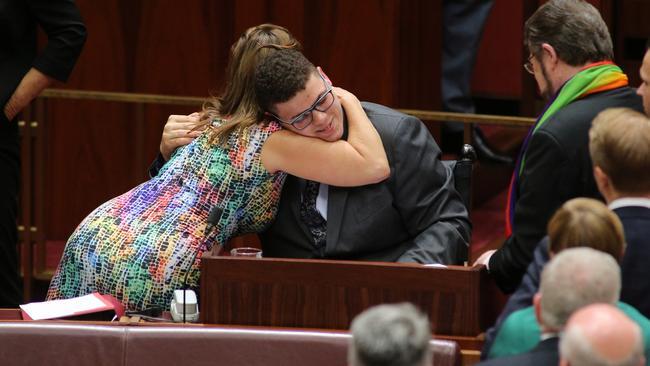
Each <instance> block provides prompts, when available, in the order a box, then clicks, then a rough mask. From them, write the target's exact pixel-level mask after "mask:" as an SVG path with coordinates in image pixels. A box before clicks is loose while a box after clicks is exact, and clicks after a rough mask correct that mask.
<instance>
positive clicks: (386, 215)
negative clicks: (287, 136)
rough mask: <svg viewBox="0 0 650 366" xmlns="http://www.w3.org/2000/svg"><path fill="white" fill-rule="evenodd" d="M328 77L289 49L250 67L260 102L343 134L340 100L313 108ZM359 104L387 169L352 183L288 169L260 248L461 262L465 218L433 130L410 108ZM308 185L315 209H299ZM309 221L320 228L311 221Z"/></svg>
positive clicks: (318, 133) (303, 254)
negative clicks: (314, 179)
mask: <svg viewBox="0 0 650 366" xmlns="http://www.w3.org/2000/svg"><path fill="white" fill-rule="evenodd" d="M330 85H331V82H330V81H329V80H328V79H327V77H326V76H325V75H324V73H322V70H317V69H316V68H315V67H314V66H313V65H312V64H311V63H309V62H308V61H307V60H306V59H304V56H303V55H302V54H301V53H300V52H298V51H295V50H282V51H280V52H275V53H274V54H273V55H271V56H269V57H268V58H266V59H265V60H263V61H262V62H261V64H260V65H258V68H257V72H256V94H257V97H258V103H259V104H260V106H261V107H262V109H264V110H266V111H267V112H268V114H269V115H272V116H274V118H276V119H277V120H279V121H280V122H285V123H284V124H283V126H284V127H285V128H288V129H290V130H292V131H294V132H296V133H299V134H302V135H306V136H311V137H316V138H321V139H324V140H329V141H336V140H339V139H341V138H343V139H344V138H346V135H347V132H346V130H347V127H346V126H347V122H346V117H345V113H344V111H343V109H342V108H341V106H340V103H339V102H338V100H337V101H336V103H335V105H333V106H332V107H330V108H329V109H327V110H325V111H320V110H319V109H318V101H319V97H320V96H322V94H323V93H324V92H326V90H328V86H330ZM363 107H364V110H365V111H366V114H367V115H368V118H369V119H370V121H372V123H373V124H374V126H375V128H376V129H377V131H378V132H379V135H380V136H381V138H382V142H383V144H384V148H385V149H386V154H387V156H388V161H389V163H390V167H391V174H390V177H389V178H388V179H387V180H385V181H383V182H381V183H377V184H372V185H367V186H363V187H353V188H343V187H333V186H330V187H328V186H325V185H320V187H318V188H314V187H313V185H314V183H310V182H306V181H305V180H303V179H300V178H297V177H292V176H289V177H287V180H286V182H285V185H284V189H283V191H282V198H281V200H280V207H279V210H278V215H277V218H276V220H275V222H274V223H273V224H272V225H271V227H269V228H268V230H267V231H266V232H264V233H263V234H262V235H261V238H262V246H263V251H264V254H265V256H267V257H291V258H332V259H353V260H379V261H399V262H418V263H442V264H455V263H461V262H462V261H463V260H464V258H465V257H466V254H467V246H468V242H469V238H470V226H471V225H470V222H469V219H468V215H467V210H466V208H465V207H464V205H463V203H462V201H461V198H460V196H459V194H458V193H457V192H456V191H455V189H454V188H453V187H454V180H453V174H452V172H451V171H450V170H449V169H447V168H446V167H445V166H444V165H443V164H442V162H441V161H440V149H439V148H438V146H437V144H436V143H435V141H434V140H433V138H432V137H431V134H430V133H429V132H428V131H427V129H426V128H425V127H424V125H423V124H422V122H420V121H419V120H418V119H416V118H414V117H411V116H408V115H405V114H402V113H399V112H397V111H395V110H392V109H390V108H387V107H384V106H381V105H377V104H373V103H364V104H363ZM307 115H309V117H310V118H311V120H312V122H311V123H310V125H308V126H306V127H304V126H303V128H302V129H298V128H296V127H295V126H294V125H293V124H291V121H295V119H296V116H298V117H301V116H307ZM287 122H289V123H287ZM314 164H318V162H314ZM310 186H311V191H312V192H316V191H317V197H316V199H315V201H316V202H315V205H312V206H316V207H315V209H316V210H315V211H317V212H316V213H315V214H311V215H310V214H309V213H308V212H307V211H309V209H308V208H305V207H306V206H309V204H308V203H306V201H308V200H309V198H308V197H307V196H308V194H306V193H305V191H306V189H307V190H309V189H310ZM312 211H313V210H312ZM309 216H311V217H309ZM314 216H316V217H315V218H314ZM314 223H316V224H319V225H320V226H321V227H320V228H317V229H314ZM319 225H317V226H319Z"/></svg>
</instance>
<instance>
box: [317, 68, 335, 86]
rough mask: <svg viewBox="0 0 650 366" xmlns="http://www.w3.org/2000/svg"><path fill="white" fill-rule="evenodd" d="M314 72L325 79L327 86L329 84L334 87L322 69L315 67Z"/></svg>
mask: <svg viewBox="0 0 650 366" xmlns="http://www.w3.org/2000/svg"><path fill="white" fill-rule="evenodd" d="M316 70H318V72H319V73H320V74H321V75H323V79H325V81H327V83H328V84H330V85H334V84H332V80H330V78H329V77H328V76H327V74H326V73H325V71H323V69H322V68H321V67H320V66H317V67H316Z"/></svg>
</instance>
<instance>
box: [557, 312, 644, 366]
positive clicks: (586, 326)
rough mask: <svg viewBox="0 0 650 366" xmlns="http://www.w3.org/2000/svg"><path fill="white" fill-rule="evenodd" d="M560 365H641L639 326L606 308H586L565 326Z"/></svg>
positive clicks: (641, 343)
mask: <svg viewBox="0 0 650 366" xmlns="http://www.w3.org/2000/svg"><path fill="white" fill-rule="evenodd" d="M560 355H561V358H562V361H561V363H560V364H561V365H571V366H582V365H590V366H598V365H611V366H638V365H643V364H644V363H645V359H644V357H643V340H642V335H641V330H640V328H639V326H638V325H637V324H636V323H634V322H633V321H632V320H630V318H628V317H627V316H626V315H625V314H623V312H621V311H620V310H619V309H618V308H616V307H615V306H613V305H610V304H593V305H588V306H586V307H584V308H582V309H580V310H578V311H576V312H575V313H574V314H573V315H572V316H571V318H569V321H568V322H567V325H566V328H565V331H564V334H563V335H562V340H561V342H560Z"/></svg>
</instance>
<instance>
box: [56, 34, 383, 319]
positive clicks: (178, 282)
mask: <svg viewBox="0 0 650 366" xmlns="http://www.w3.org/2000/svg"><path fill="white" fill-rule="evenodd" d="M296 47H299V44H298V42H297V41H296V40H295V39H294V38H293V37H292V36H291V34H290V33H289V32H288V31H287V30H286V29H284V28H282V27H278V26H274V25H270V24H263V25H260V26H257V27H253V28H250V29H248V30H247V31H246V32H245V33H244V34H243V35H242V36H241V37H240V39H239V40H238V41H237V42H236V43H235V44H234V45H233V47H232V49H231V59H230V62H229V66H228V68H227V78H228V80H229V82H228V83H227V84H226V89H225V92H224V93H223V94H222V95H221V97H219V98H216V99H214V100H212V101H211V103H210V105H208V106H206V107H204V109H203V111H202V112H201V121H202V122H203V124H202V126H203V127H205V128H204V129H203V132H201V134H200V136H199V137H197V138H196V140H194V141H193V142H192V143H190V144H189V145H187V146H185V147H183V148H179V149H177V150H176V151H175V152H174V154H173V155H172V156H171V159H170V160H169V161H168V162H167V163H166V164H165V165H164V166H163V167H162V169H161V170H160V172H159V173H158V175H156V176H155V177H153V178H152V179H150V180H149V181H147V182H145V183H142V184H140V185H139V186H137V187H135V188H133V189H132V190H130V191H128V192H126V193H124V194H123V195H121V196H119V197H116V198H113V199H111V200H109V201H108V202H106V203H104V204H102V205H101V206H100V207H98V208H97V209H95V210H94V211H93V212H92V213H90V214H89V215H88V216H87V217H86V218H85V219H84V220H83V221H82V222H81V224H79V226H78V227H77V229H76V230H75V232H74V233H73V234H72V236H71V237H70V238H69V239H68V242H67V244H66V247H65V250H64V253H63V257H62V259H61V262H60V264H59V267H58V269H57V271H56V273H55V275H54V277H53V279H52V282H51V283H50V288H49V291H48V294H47V299H48V300H52V299H61V298H70V297H76V296H81V295H85V294H88V293H92V292H99V293H102V294H110V295H113V296H115V297H116V298H117V299H118V300H120V301H121V302H122V303H123V304H124V305H125V307H126V309H128V310H142V309H145V308H148V307H151V306H159V307H163V308H166V307H168V306H169V303H170V301H171V298H172V294H173V290H174V289H179V288H182V287H183V286H184V285H185V283H184V282H185V279H186V276H187V275H188V273H189V276H188V278H187V285H189V286H190V287H194V288H196V287H197V285H198V280H199V271H198V267H199V262H200V258H201V253H202V252H203V251H205V250H206V249H207V248H205V246H203V243H204V242H209V243H220V244H222V243H225V242H227V241H228V240H229V239H230V238H231V237H233V236H236V235H239V234H242V233H248V232H259V231H261V230H263V229H264V228H265V227H266V225H268V224H269V223H270V222H271V221H272V220H273V218H274V216H275V213H276V209H277V206H278V202H279V198H280V192H281V189H282V185H283V183H284V179H285V177H286V174H287V173H288V174H292V175H296V176H301V177H305V178H308V179H310V180H316V181H321V182H323V183H326V184H331V185H339V186H356V185H364V184H370V183H375V182H379V181H381V180H383V179H385V178H386V177H387V176H388V174H389V167H388V161H387V158H386V154H385V151H384V149H383V145H382V143H381V139H380V138H379V135H378V134H377V131H376V130H375V129H374V127H373V126H372V124H371V123H370V121H369V120H368V118H367V116H366V115H365V113H364V111H363V109H362V107H361V104H360V103H359V101H358V99H357V98H356V97H355V96H354V95H352V94H350V93H349V92H346V91H345V90H343V89H340V88H334V89H333V92H328V93H326V94H324V99H323V100H322V101H321V103H323V104H322V105H325V104H328V106H331V105H332V104H334V98H338V99H339V100H340V102H341V105H342V107H343V109H344V110H345V112H346V116H347V120H348V138H347V140H345V141H344V140H340V141H336V142H326V141H323V140H320V139H315V138H310V137H304V136H300V135H297V134H295V133H293V132H291V131H289V130H286V129H282V128H281V125H280V124H279V123H278V122H276V121H268V120H261V119H263V117H262V116H264V111H262V110H260V108H259V107H258V106H257V102H256V98H255V93H254V84H253V83H254V73H255V67H256V65H257V64H258V63H259V61H260V60H262V59H263V58H264V57H266V56H268V55H269V54H270V53H272V52H274V51H275V50H277V49H282V48H296ZM328 88H329V89H328V90H331V85H328ZM202 126H197V130H201V129H202ZM206 126H207V127H206ZM319 160H320V161H322V160H328V161H336V162H337V163H338V164H328V165H326V166H319V167H318V169H315V168H314V164H313V162H314V161H319ZM214 207H219V208H220V210H221V215H220V218H219V220H218V222H217V223H216V226H215V229H214V230H212V231H211V234H210V235H209V237H207V238H204V231H205V228H206V224H207V220H208V216H209V214H210V212H211V210H212V209H213V208H214ZM196 253H198V255H196Z"/></svg>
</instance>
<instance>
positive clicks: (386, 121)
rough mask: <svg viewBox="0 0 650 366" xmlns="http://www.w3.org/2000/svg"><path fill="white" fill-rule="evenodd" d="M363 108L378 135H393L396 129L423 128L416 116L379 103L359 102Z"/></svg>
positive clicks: (415, 129)
mask: <svg viewBox="0 0 650 366" xmlns="http://www.w3.org/2000/svg"><path fill="white" fill-rule="evenodd" d="M361 105H362V106H363V110H364V111H365V112H366V115H367V116H368V119H369V120H370V121H371V122H372V124H373V125H374V126H375V128H376V129H377V131H378V132H379V134H380V135H382V136H384V137H385V136H386V135H387V134H390V135H393V134H395V133H396V131H397V130H398V129H402V130H401V131H404V130H403V129H404V128H406V129H413V131H418V130H419V129H420V128H424V124H423V123H422V122H421V121H420V120H419V119H417V118H415V117H413V116H411V115H408V114H405V113H402V112H400V111H397V110H395V109H392V108H390V107H386V106H384V105H381V104H376V103H371V102H361Z"/></svg>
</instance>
